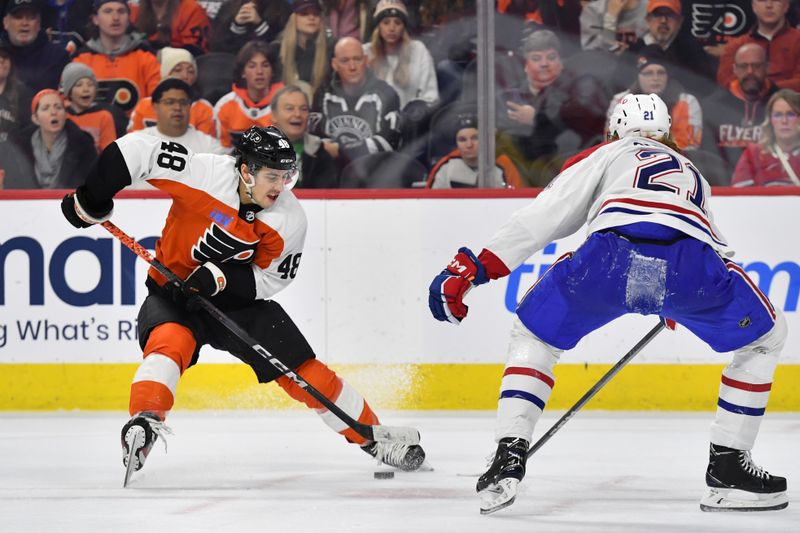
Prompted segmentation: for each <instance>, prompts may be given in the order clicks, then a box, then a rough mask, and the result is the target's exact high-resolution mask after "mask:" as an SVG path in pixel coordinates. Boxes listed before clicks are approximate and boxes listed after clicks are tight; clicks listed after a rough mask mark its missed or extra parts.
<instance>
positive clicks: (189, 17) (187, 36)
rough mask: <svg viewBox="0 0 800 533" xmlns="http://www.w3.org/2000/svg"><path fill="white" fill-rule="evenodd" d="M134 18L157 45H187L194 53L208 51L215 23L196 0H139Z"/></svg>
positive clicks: (133, 10) (156, 47) (132, 18)
mask: <svg viewBox="0 0 800 533" xmlns="http://www.w3.org/2000/svg"><path fill="white" fill-rule="evenodd" d="M131 21H132V22H133V24H134V25H135V26H136V29H137V30H138V31H140V32H142V33H144V34H145V35H147V39H148V41H150V44H151V45H152V46H153V48H155V49H157V50H160V49H161V48H164V47H165V46H172V47H174V48H186V49H187V50H189V51H190V52H192V54H194V55H200V54H204V53H206V52H208V40H209V37H210V35H211V23H210V22H209V21H208V15H206V12H205V10H204V9H203V8H202V7H200V4H198V3H197V2H196V0H139V4H138V5H136V6H132V7H131Z"/></svg>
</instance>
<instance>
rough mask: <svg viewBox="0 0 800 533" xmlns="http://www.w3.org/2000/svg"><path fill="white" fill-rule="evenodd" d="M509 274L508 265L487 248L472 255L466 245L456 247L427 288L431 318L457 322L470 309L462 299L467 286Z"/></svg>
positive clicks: (467, 288)
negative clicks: (447, 262) (453, 253)
mask: <svg viewBox="0 0 800 533" xmlns="http://www.w3.org/2000/svg"><path fill="white" fill-rule="evenodd" d="M509 273H510V271H509V270H508V267H506V265H505V264H503V262H502V261H501V260H500V259H499V258H498V257H497V256H496V255H494V254H493V253H492V252H490V251H489V250H486V249H484V250H483V251H482V252H481V254H480V256H478V257H475V254H474V253H472V250H470V249H469V248H459V249H458V253H457V254H456V256H455V257H454V258H453V260H452V261H451V262H450V264H449V265H447V268H445V269H444V270H442V271H441V273H439V275H438V276H436V277H435V278H433V281H432V282H431V284H430V287H429V288H428V307H430V309H431V313H432V314H433V318H435V319H436V320H441V321H442V322H452V323H453V324H460V323H461V321H462V320H463V319H464V318H465V317H466V316H467V312H469V307H467V306H466V305H465V304H464V301H463V300H464V296H465V295H466V294H467V292H468V291H469V289H471V288H472V286H473V285H482V284H484V283H486V282H488V281H489V280H490V279H497V278H501V277H503V276H507V275H508V274H509Z"/></svg>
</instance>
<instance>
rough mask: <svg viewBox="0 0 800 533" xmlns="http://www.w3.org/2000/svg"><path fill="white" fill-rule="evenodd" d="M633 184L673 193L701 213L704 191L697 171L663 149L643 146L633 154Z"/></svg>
mask: <svg viewBox="0 0 800 533" xmlns="http://www.w3.org/2000/svg"><path fill="white" fill-rule="evenodd" d="M636 159H637V160H638V161H641V163H640V164H639V165H638V166H637V167H636V173H635V174H634V178H633V186H634V187H636V188H638V189H648V190H651V191H667V192H673V193H675V194H677V195H678V196H681V197H683V198H686V199H687V200H689V201H690V202H692V203H693V204H694V205H696V206H697V207H698V208H699V209H700V210H701V211H702V212H703V213H705V212H706V210H705V208H704V204H705V194H703V182H702V179H701V176H700V171H698V170H697V169H696V168H694V165H692V164H691V163H689V162H688V161H687V162H682V161H681V160H680V159H678V158H677V157H675V156H674V155H673V154H671V153H669V152H667V151H664V150H653V149H644V150H639V151H638V152H637V153H636Z"/></svg>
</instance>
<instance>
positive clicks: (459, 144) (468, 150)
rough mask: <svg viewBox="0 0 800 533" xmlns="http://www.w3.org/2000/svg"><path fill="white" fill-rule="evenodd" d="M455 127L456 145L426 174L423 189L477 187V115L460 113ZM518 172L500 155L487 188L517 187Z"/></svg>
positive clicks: (509, 161)
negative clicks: (424, 187)
mask: <svg viewBox="0 0 800 533" xmlns="http://www.w3.org/2000/svg"><path fill="white" fill-rule="evenodd" d="M456 122H457V125H456V127H455V130H456V133H455V141H456V148H455V150H453V151H452V152H450V153H449V154H447V155H446V156H444V157H443V158H441V159H440V160H439V161H438V162H437V163H436V165H434V167H433V169H431V172H430V174H429V175H428V182H427V183H426V185H425V186H426V188H429V189H459V188H464V187H469V188H474V187H477V186H478V145H479V142H478V117H476V116H475V115H461V116H459V117H458V118H457V121H456ZM521 183H522V180H521V178H520V176H519V171H517V168H516V167H515V166H514V163H512V162H511V159H509V158H508V157H507V156H505V155H502V154H501V155H500V156H499V157H498V158H497V161H496V163H495V165H494V168H493V169H492V172H491V174H490V176H489V179H488V187H490V188H503V187H519V186H520V185H521Z"/></svg>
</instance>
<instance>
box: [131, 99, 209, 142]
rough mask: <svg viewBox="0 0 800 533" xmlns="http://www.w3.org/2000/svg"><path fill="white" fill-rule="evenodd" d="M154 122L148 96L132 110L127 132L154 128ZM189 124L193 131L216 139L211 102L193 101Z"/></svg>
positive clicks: (150, 101) (151, 105)
mask: <svg viewBox="0 0 800 533" xmlns="http://www.w3.org/2000/svg"><path fill="white" fill-rule="evenodd" d="M156 122H157V121H156V112H155V110H154V109H153V99H152V98H151V97H149V96H148V97H147V98H142V99H141V100H139V103H138V104H136V108H135V109H134V110H133V114H132V115H131V121H130V122H129V123H128V132H131V131H138V130H143V129H145V128H149V127H150V126H155V125H156ZM189 124H191V125H192V126H194V129H196V130H198V131H202V132H203V133H206V134H208V135H211V136H212V137H214V138H216V137H217V124H216V122H215V121H214V107H213V106H212V105H211V102H209V101H208V100H204V99H202V98H201V99H200V100H195V101H194V102H193V103H192V108H191V110H190V111H189Z"/></svg>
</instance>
